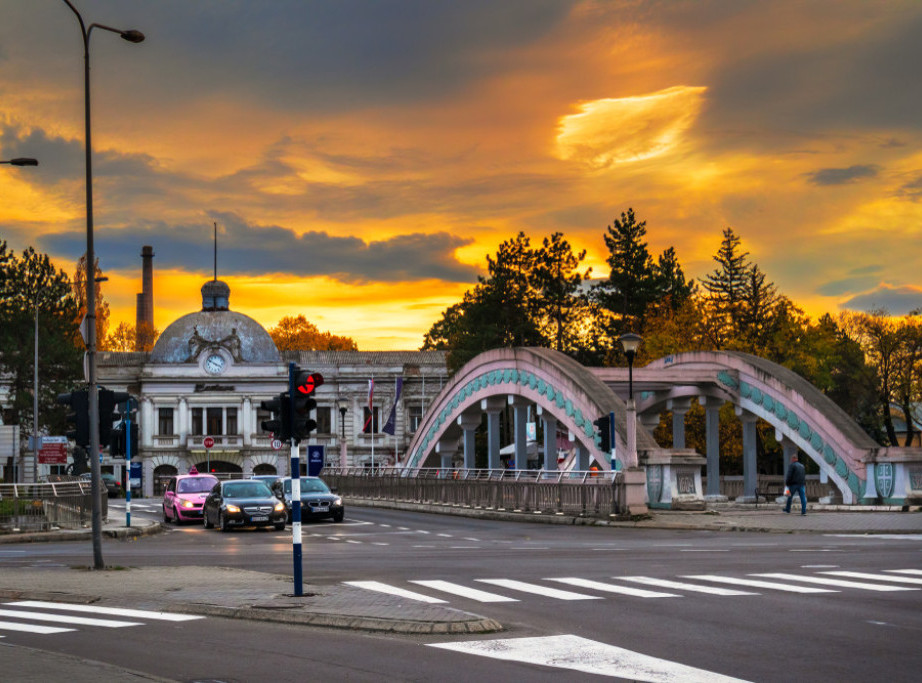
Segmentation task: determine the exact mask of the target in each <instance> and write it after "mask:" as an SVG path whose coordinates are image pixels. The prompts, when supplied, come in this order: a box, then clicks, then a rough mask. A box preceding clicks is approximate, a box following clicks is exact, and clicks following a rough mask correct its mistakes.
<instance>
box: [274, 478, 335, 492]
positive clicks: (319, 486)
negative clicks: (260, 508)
mask: <svg viewBox="0 0 922 683" xmlns="http://www.w3.org/2000/svg"><path fill="white" fill-rule="evenodd" d="M329 492H330V489H329V488H328V487H327V485H326V484H324V483H323V482H322V481H321V480H320V479H302V480H301V493H329ZM285 493H287V494H288V495H289V496H290V495H291V479H286V480H285Z"/></svg>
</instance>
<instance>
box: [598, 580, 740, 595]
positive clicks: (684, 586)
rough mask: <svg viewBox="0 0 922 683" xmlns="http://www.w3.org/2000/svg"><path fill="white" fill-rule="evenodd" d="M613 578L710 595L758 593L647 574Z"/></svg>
mask: <svg viewBox="0 0 922 683" xmlns="http://www.w3.org/2000/svg"><path fill="white" fill-rule="evenodd" d="M612 578H613V579H620V580H622V581H634V582H636V583H644V584H647V585H648V586H659V587H660V588H672V589H674V590H687V591H694V592H696V593H709V594H710V595H758V593H751V592H749V591H737V590H733V589H730V588H716V587H714V586H698V585H696V584H694V583H682V582H681V581H667V580H666V579H654V578H652V577H649V576H613V577H612Z"/></svg>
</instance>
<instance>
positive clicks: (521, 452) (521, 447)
mask: <svg viewBox="0 0 922 683" xmlns="http://www.w3.org/2000/svg"><path fill="white" fill-rule="evenodd" d="M508 401H509V405H511V406H512V411H513V423H514V424H513V434H515V469H517V470H527V469H528V426H527V423H528V407H529V406H530V405H531V401H527V400H526V399H524V398H522V397H521V396H509V397H508Z"/></svg>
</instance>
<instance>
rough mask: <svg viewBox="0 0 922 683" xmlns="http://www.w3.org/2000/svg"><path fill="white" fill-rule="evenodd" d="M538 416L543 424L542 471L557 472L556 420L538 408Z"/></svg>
mask: <svg viewBox="0 0 922 683" xmlns="http://www.w3.org/2000/svg"><path fill="white" fill-rule="evenodd" d="M537 410H538V415H540V416H541V422H542V423H543V424H544V469H545V470H547V471H548V472H556V471H557V418H556V417H554V416H553V415H550V414H548V413H546V412H544V410H543V408H542V406H538V409H537Z"/></svg>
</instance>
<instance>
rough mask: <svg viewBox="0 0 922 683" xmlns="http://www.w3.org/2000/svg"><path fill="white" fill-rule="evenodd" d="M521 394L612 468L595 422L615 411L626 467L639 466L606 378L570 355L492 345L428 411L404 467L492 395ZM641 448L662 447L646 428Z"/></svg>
mask: <svg viewBox="0 0 922 683" xmlns="http://www.w3.org/2000/svg"><path fill="white" fill-rule="evenodd" d="M497 397H499V398H502V399H504V400H505V399H506V397H521V398H522V399H524V400H526V401H529V402H531V403H534V404H535V405H537V406H539V407H540V408H541V409H542V412H543V413H546V414H548V415H550V416H553V417H554V418H555V419H556V420H557V422H558V424H559V425H560V426H562V427H564V428H566V429H568V430H569V431H570V433H571V434H573V435H574V437H575V438H576V440H577V441H578V442H579V443H580V444H582V445H583V446H584V447H585V448H586V449H587V450H588V451H589V454H590V457H591V458H592V459H594V460H595V461H596V463H597V464H598V466H599V467H600V468H601V469H610V467H611V463H610V461H609V454H607V453H603V452H602V451H601V450H600V448H599V437H598V436H597V434H596V431H595V426H594V424H593V422H594V421H595V420H596V419H598V418H599V417H600V416H602V415H607V414H609V413H612V412H613V413H614V414H615V434H616V436H615V442H616V451H617V453H618V454H619V459H621V460H622V462H624V465H625V466H626V467H633V466H635V465H637V463H636V462H629V461H627V460H625V459H624V458H622V457H621V456H622V455H623V454H627V447H626V443H627V429H626V407H625V404H624V401H622V400H621V399H620V398H619V397H618V396H617V395H616V394H615V393H614V392H613V391H612V390H611V389H610V388H609V387H608V386H607V385H606V384H605V383H604V382H602V381H601V380H600V379H598V378H597V377H596V376H595V375H594V374H593V373H592V372H591V371H590V370H589V369H587V368H585V367H584V366H582V365H580V364H579V363H578V362H576V361H575V360H573V359H572V358H570V357H569V356H567V355H566V354H563V353H560V352H559V351H554V350H552V349H545V348H532V347H520V348H513V349H505V348H504V349H493V350H491V351H486V352H484V353H481V354H480V355H478V356H477V357H475V358H473V359H472V360H470V361H469V362H468V363H467V364H466V365H465V366H464V367H462V368H461V369H460V370H459V371H458V372H456V373H455V374H454V376H453V377H452V378H451V380H450V382H449V383H448V384H446V385H445V386H444V387H443V388H442V391H441V392H440V393H439V394H438V396H437V397H436V398H435V400H434V402H433V403H432V405H431V406H430V408H429V409H428V410H427V411H426V414H425V415H424V418H423V421H422V423H421V424H420V427H419V429H418V430H417V432H416V434H415V436H414V438H413V440H412V441H411V443H410V446H409V448H408V450H407V456H406V459H405V461H404V466H405V467H406V468H407V469H409V470H411V471H414V472H415V471H417V470H419V468H421V467H423V466H426V463H427V460H428V459H429V458H430V457H431V456H432V455H433V454H435V453H437V452H438V450H439V448H440V446H441V445H442V444H445V443H446V441H447V442H452V441H456V439H458V438H459V437H460V432H461V428H460V427H459V424H460V423H461V422H462V421H463V419H464V416H465V415H468V416H469V415H471V414H472V413H474V414H479V413H481V412H482V411H483V410H484V408H483V406H484V404H485V403H486V402H487V401H489V400H490V399H495V398H497ZM637 449H638V451H643V450H649V449H657V450H658V449H659V447H658V446H657V445H656V442H655V441H654V440H653V437H652V436H651V435H650V434H649V433H648V432H647V431H646V430H642V429H640V430H637Z"/></svg>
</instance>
